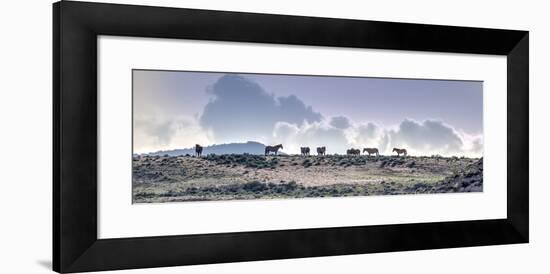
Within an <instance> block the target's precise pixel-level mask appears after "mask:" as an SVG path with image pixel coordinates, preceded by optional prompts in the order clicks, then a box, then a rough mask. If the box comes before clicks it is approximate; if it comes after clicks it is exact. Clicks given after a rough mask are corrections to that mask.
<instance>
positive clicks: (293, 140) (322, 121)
mask: <svg viewBox="0 0 550 274" xmlns="http://www.w3.org/2000/svg"><path fill="white" fill-rule="evenodd" d="M133 117H134V152H135V153H146V152H153V151H158V150H170V149H177V148H189V147H193V146H194V145H195V144H201V145H203V146H207V145H213V144H223V143H232V142H247V141H257V142H261V143H264V144H266V145H268V144H279V143H281V144H283V145H284V152H286V153H291V154H292V153H299V148H300V147H301V146H309V147H312V148H315V147H317V146H326V147H327V153H328V154H333V153H339V154H342V153H345V150H346V149H348V148H352V147H353V148H364V147H377V148H378V149H379V150H380V152H381V153H382V154H391V150H392V148H393V147H398V148H406V149H407V150H408V151H409V154H412V155H435V154H439V155H443V156H451V155H456V156H468V157H480V156H481V155H482V152H483V82H480V81H457V80H452V81H451V80H431V79H395V78H393V79H392V78H367V77H334V76H309V75H281V74H249V73H216V72H214V73H213V72H186V71H159V70H134V71H133Z"/></svg>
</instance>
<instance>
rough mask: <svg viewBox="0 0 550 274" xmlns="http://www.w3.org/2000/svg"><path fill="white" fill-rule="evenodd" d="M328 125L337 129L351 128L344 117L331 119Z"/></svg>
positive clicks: (348, 121)
mask: <svg viewBox="0 0 550 274" xmlns="http://www.w3.org/2000/svg"><path fill="white" fill-rule="evenodd" d="M329 124H330V125H331V126H333V127H335V128H338V129H346V128H349V127H350V126H351V122H350V120H349V119H348V117H345V116H335V117H332V119H330V123H329Z"/></svg>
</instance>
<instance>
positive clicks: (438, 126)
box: [390, 119, 463, 154]
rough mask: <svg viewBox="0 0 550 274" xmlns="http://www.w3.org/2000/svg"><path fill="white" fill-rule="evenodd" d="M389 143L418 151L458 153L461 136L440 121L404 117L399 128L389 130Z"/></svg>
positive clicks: (461, 142)
mask: <svg viewBox="0 0 550 274" xmlns="http://www.w3.org/2000/svg"><path fill="white" fill-rule="evenodd" d="M390 136H391V144H392V145H393V146H395V147H406V148H408V149H413V150H416V151H419V152H427V151H430V152H431V153H434V154H435V153H442V154H449V153H458V152H461V151H462V147H463V141H462V138H461V137H460V136H459V135H458V134H457V133H456V132H455V131H454V129H453V128H451V127H450V126H447V125H446V124H444V123H443V122H441V121H434V120H426V121H423V122H416V121H413V120H409V119H405V120H404V121H403V122H401V124H400V125H399V128H398V129H397V130H395V131H391V132H390Z"/></svg>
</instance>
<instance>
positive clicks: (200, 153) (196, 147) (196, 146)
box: [195, 144, 202, 157]
mask: <svg viewBox="0 0 550 274" xmlns="http://www.w3.org/2000/svg"><path fill="white" fill-rule="evenodd" d="M195 155H197V157H201V155H202V147H201V146H200V145H199V144H196V145H195Z"/></svg>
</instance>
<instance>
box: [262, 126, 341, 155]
mask: <svg viewBox="0 0 550 274" xmlns="http://www.w3.org/2000/svg"><path fill="white" fill-rule="evenodd" d="M271 141H272V142H273V143H281V144H284V148H285V150H284V151H285V152H286V153H290V154H295V153H299V152H300V147H302V146H309V147H310V148H312V149H313V150H314V151H315V148H316V147H321V146H326V147H327V153H328V154H333V153H342V151H345V150H346V149H347V148H348V146H349V143H348V140H347V138H346V135H345V132H344V130H342V129H339V128H335V127H333V126H331V125H328V124H326V123H324V122H314V123H303V124H302V125H300V126H298V125H295V124H290V123H287V122H278V123H276V124H275V127H274V129H273V139H272V140H271Z"/></svg>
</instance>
